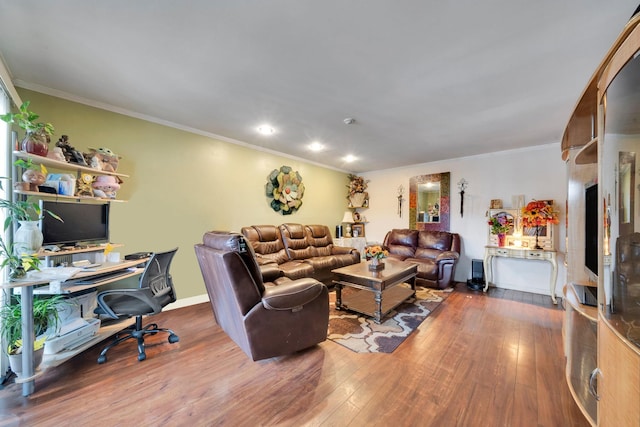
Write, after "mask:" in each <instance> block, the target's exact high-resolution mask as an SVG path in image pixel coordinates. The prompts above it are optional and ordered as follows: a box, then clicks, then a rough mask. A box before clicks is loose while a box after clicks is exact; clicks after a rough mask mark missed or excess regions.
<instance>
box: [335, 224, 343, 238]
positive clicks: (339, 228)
mask: <svg viewBox="0 0 640 427" xmlns="http://www.w3.org/2000/svg"><path fill="white" fill-rule="evenodd" d="M340 238H342V226H341V225H336V239H340Z"/></svg>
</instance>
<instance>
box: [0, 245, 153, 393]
mask: <svg viewBox="0 0 640 427" xmlns="http://www.w3.org/2000/svg"><path fill="white" fill-rule="evenodd" d="M94 250H95V249H94ZM146 261H147V259H138V260H131V261H121V262H119V263H114V264H115V265H113V266H111V267H109V268H105V269H101V270H99V271H83V272H80V273H78V274H76V275H75V276H73V278H72V279H70V282H72V281H73V280H76V279H87V278H90V277H92V276H97V275H101V274H104V273H109V272H114V271H119V270H129V272H128V273H127V274H126V275H122V276H118V277H117V278H116V279H114V280H112V281H117V280H122V279H125V278H127V277H132V276H135V275H138V274H141V273H142V271H143V269H142V268H135V267H137V266H138V265H139V264H141V263H144V262H146ZM49 283H50V281H49V280H36V281H29V280H18V281H13V282H4V283H0V289H16V288H19V289H20V306H21V310H22V314H23V316H22V336H23V337H31V336H33V335H34V330H33V329H34V325H33V294H34V288H36V287H39V286H44V285H48V284H49ZM106 283H107V281H105V282H101V283H100V284H90V285H76V286H73V287H68V288H67V289H66V291H67V292H73V291H78V290H82V289H87V288H95V287H98V286H101V285H103V284H106ZM45 293H47V294H56V293H61V292H55V291H52V290H49V291H47V292H45ZM114 326H115V327H114V328H105V330H104V331H102V333H101V332H100V331H99V332H97V333H96V335H95V336H94V337H93V338H92V339H90V340H88V341H87V342H86V343H85V344H83V345H81V346H79V347H77V348H75V349H74V350H72V351H67V352H65V354H64V355H63V357H60V356H56V355H53V356H52V357H53V359H54V360H52V361H51V366H56V365H59V364H61V363H62V362H64V361H66V360H68V359H70V358H71V357H73V356H75V355H76V354H78V353H80V352H81V351H84V350H86V349H87V348H89V347H91V346H92V345H94V344H96V343H98V342H100V341H102V340H104V339H105V338H108V337H109V336H111V335H113V334H115V333H117V332H119V331H120V330H121V329H123V328H124V327H126V324H125V323H122V324H121V325H120V324H118V325H114ZM45 358H46V356H45ZM43 363H44V364H46V360H45V361H43ZM36 377H37V374H36V373H35V372H34V371H33V341H32V340H23V352H22V375H21V376H20V377H19V378H18V379H17V380H16V382H18V383H22V395H23V396H29V395H31V394H32V393H33V392H34V389H35V378H36Z"/></svg>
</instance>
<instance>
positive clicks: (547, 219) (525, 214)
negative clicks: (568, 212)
mask: <svg viewBox="0 0 640 427" xmlns="http://www.w3.org/2000/svg"><path fill="white" fill-rule="evenodd" d="M559 222H560V221H559V219H558V212H557V211H555V210H554V209H553V205H552V204H551V203H550V202H549V201H548V200H533V201H531V202H529V203H527V206H525V207H524V208H522V225H523V226H524V227H544V226H545V225H547V224H558V223H559Z"/></svg>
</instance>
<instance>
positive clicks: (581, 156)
mask: <svg viewBox="0 0 640 427" xmlns="http://www.w3.org/2000/svg"><path fill="white" fill-rule="evenodd" d="M597 162H598V138H593V139H592V140H591V141H589V142H588V143H586V144H585V146H584V147H582V149H580V151H579V152H578V154H576V158H575V163H576V164H577V165H591V164H595V163H597Z"/></svg>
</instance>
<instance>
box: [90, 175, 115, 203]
mask: <svg viewBox="0 0 640 427" xmlns="http://www.w3.org/2000/svg"><path fill="white" fill-rule="evenodd" d="M92 186H93V194H94V195H95V196H96V197H104V198H107V199H115V198H116V191H118V190H119V189H120V184H118V181H117V180H116V177H115V176H110V175H101V176H99V177H97V178H96V180H95V181H94V183H93V185H92Z"/></svg>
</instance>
